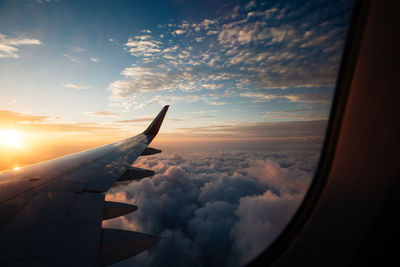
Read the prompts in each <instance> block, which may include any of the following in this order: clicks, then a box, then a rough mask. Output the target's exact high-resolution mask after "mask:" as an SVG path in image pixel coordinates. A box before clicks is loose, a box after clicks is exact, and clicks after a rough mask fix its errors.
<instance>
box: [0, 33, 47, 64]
mask: <svg viewBox="0 0 400 267" xmlns="http://www.w3.org/2000/svg"><path fill="white" fill-rule="evenodd" d="M41 44H42V42H41V41H40V40H38V39H30V38H26V37H19V38H10V37H8V36H7V35H4V34H2V33H0V58H19V55H18V51H19V46H21V45H41Z"/></svg>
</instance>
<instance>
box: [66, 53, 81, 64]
mask: <svg viewBox="0 0 400 267" xmlns="http://www.w3.org/2000/svg"><path fill="white" fill-rule="evenodd" d="M64 57H66V58H68V59H69V60H71V61H72V62H76V63H80V62H81V60H80V58H78V57H74V56H71V55H67V54H65V55H64Z"/></svg>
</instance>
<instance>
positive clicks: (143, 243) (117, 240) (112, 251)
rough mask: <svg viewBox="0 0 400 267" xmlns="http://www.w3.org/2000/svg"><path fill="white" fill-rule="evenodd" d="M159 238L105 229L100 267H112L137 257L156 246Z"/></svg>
mask: <svg viewBox="0 0 400 267" xmlns="http://www.w3.org/2000/svg"><path fill="white" fill-rule="evenodd" d="M158 240H159V238H158V237H157V236H153V235H149V234H144V233H139V232H132V231H126V230H117V229H103V242H102V244H101V247H100V266H106V265H110V264H113V263H116V262H119V261H122V260H124V259H127V258H129V257H132V256H135V255H137V254H139V253H141V252H143V251H145V250H147V249H149V248H152V247H153V246H155V245H156V244H157V242H158Z"/></svg>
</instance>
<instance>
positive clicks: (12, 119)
mask: <svg viewBox="0 0 400 267" xmlns="http://www.w3.org/2000/svg"><path fill="white" fill-rule="evenodd" d="M56 118H57V117H50V116H35V115H31V114H25V113H18V112H14V111H11V110H0V124H1V125H3V126H5V125H7V124H14V123H26V122H30V123H32V122H43V121H45V120H49V119H56Z"/></svg>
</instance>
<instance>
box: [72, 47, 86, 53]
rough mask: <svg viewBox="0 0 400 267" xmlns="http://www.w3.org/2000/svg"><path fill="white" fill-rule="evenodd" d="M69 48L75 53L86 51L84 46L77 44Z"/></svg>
mask: <svg viewBox="0 0 400 267" xmlns="http://www.w3.org/2000/svg"><path fill="white" fill-rule="evenodd" d="M71 50H72V51H74V52H76V53H81V52H85V51H86V49H84V48H82V47H79V46H73V47H72V48H71Z"/></svg>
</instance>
